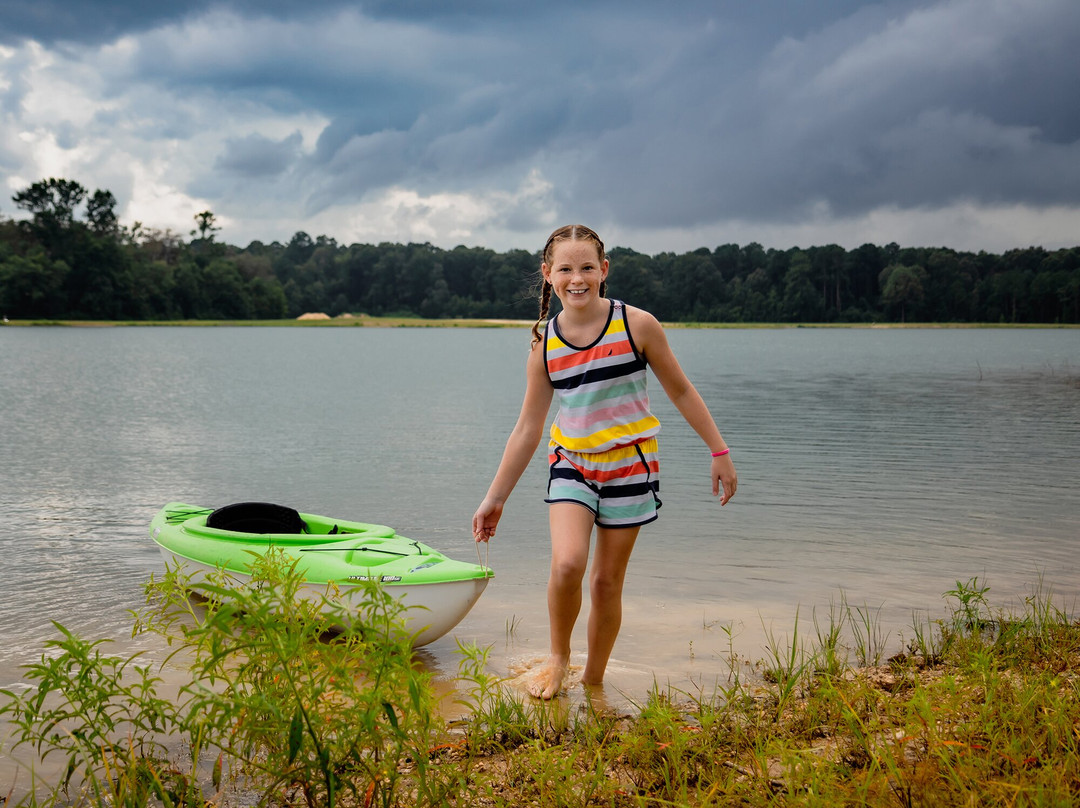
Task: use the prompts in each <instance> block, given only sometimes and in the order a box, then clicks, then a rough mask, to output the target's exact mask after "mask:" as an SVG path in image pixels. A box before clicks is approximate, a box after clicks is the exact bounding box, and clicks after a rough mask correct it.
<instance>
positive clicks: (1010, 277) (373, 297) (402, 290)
mask: <svg viewBox="0 0 1080 808" xmlns="http://www.w3.org/2000/svg"><path fill="white" fill-rule="evenodd" d="M12 201H13V202H14V204H15V207H16V208H18V209H19V210H22V211H24V212H25V213H24V215H23V216H22V217H21V218H17V219H16V218H11V217H7V216H0V314H2V315H3V316H4V317H5V318H10V319H18V320H42V319H44V320H107V321H108V320H112V321H120V320H123V321H131V320H135V321H140V320H166V321H167V320H249V319H257V320H270V319H283V318H294V317H297V316H299V315H300V314H302V313H304V312H325V313H326V314H329V315H331V316H337V315H340V314H343V313H352V314H355V315H360V314H366V315H370V316H395V317H424V318H510V319H524V320H528V319H533V318H535V316H536V311H537V289H536V283H537V280H538V269H539V261H540V259H539V253H538V252H528V251H526V250H511V251H509V252H496V251H493V250H490V249H485V248H482V247H465V246H458V247H455V248H453V249H450V250H446V249H441V248H439V247H435V246H432V245H431V244H396V243H381V244H349V245H343V244H339V243H338V242H337V241H336V240H335V239H334V238H332V237H330V236H326V235H320V236H317V237H315V238H312V237H311V236H310V235H308V234H307V233H304V232H297V233H295V234H294V235H293V236H292V238H290V239H289V241H288V242H287V243H284V244H282V243H280V242H278V241H274V242H271V243H270V244H264V243H262V242H259V241H253V242H252V243H250V244H248V245H247V246H246V247H238V246H233V245H230V244H228V243H226V242H225V241H222V240H219V233H220V228H219V227H218V225H217V221H216V217H215V216H214V214H213V212H211V211H202V212H200V213H197V214H195V215H194V216H193V225H194V226H193V228H192V230H191V231H190V232H189V233H188V234H187V235H186V236H185V235H184V234H180V233H176V232H173V231H172V230H160V229H154V228H147V227H144V226H143V225H142V224H141V223H139V222H135V223H134V224H133V225H131V226H130V227H127V226H124V225H121V224H120V223H119V221H118V218H117V215H116V199H115V197H114V196H113V194H112V193H111V192H110V191H107V190H100V189H99V190H95V191H94V192H93V193H90V192H89V191H88V189H86V188H85V187H83V186H82V185H80V184H79V183H78V182H75V181H73V180H67V179H56V178H51V179H47V180H41V181H39V182H36V183H34V184H33V185H31V186H29V187H28V188H25V189H24V190H22V191H19V192H18V193H16V194H15V195H14V196H13V197H12ZM538 247H539V245H538ZM608 257H609V258H610V260H611V275H610V278H609V284H608V294H609V295H610V296H612V297H617V298H621V299H623V300H626V301H627V302H628V303H631V304H634V305H640V306H642V307H644V308H647V309H649V311H651V312H652V313H653V314H655V315H656V316H657V317H658V318H659V319H661V320H663V321H667V322H714V323H832V322H852V323H901V322H918V323H923V322H925V323H930V322H936V323H995V324H996V323H1046V324H1053V323H1058V324H1063V323H1080V247H1071V248H1068V249H1059V250H1046V249H1044V248H1042V247H1029V248H1025V249H1016V250H1009V251H1007V252H1005V253H1003V254H1000V255H997V254H991V253H987V252H982V251H980V252H978V253H973V252H960V251H956V250H952V249H947V248H934V247H901V246H900V245H898V244H886V245H883V246H879V245H875V244H863V245H862V246H860V247H858V248H855V249H851V250H848V249H845V248H843V247H840V246H838V245H835V244H829V245H824V246H817V247H805V248H800V247H791V248H789V249H785V250H778V249H765V248H763V247H762V246H761V245H760V244H756V243H749V244H746V245H744V246H739V245H737V244H724V245H720V246H718V247H715V248H713V249H709V248H707V247H702V248H701V249H697V250H694V251H692V252H686V253H681V254H675V253H670V252H665V253H659V254H657V255H646V254H643V253H639V252H635V251H634V250H631V249H627V248H624V247H614V248H610V247H609V255H608Z"/></svg>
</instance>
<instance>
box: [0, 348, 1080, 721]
mask: <svg viewBox="0 0 1080 808" xmlns="http://www.w3.org/2000/svg"><path fill="white" fill-rule="evenodd" d="M670 337H671V342H672V345H673V346H674V348H675V350H676V353H677V355H678V356H679V358H680V360H681V362H682V364H683V365H684V367H685V368H686V370H687V372H688V373H689V375H690V376H691V378H692V379H694V380H695V382H696V383H697V384H698V387H699V389H700V390H701V391H702V393H703V395H704V396H705V398H706V400H707V401H708V402H709V404H710V406H711V407H712V408H713V411H714V413H715V415H716V417H717V420H718V422H719V424H720V426H721V429H722V430H723V432H724V434H725V437H726V438H727V440H728V442H729V443H730V444H731V445H732V447H733V456H734V459H735V461H736V464H737V467H738V470H739V475H740V486H739V493H738V496H737V497H736V498H735V500H734V501H733V502H732V504H731V505H730V506H728V507H725V508H723V509H722V510H721V509H720V508H719V506H718V504H717V502H716V501H715V500H714V499H713V498H712V497H711V496H710V495H709V491H708V480H707V469H708V462H707V461H708V457H707V455H706V454H705V453H704V448H703V447H702V445H701V443H700V441H699V440H698V439H697V437H696V436H695V435H693V433H692V432H691V431H690V430H689V429H688V428H687V427H686V425H685V424H684V423H683V422H682V421H681V419H680V418H679V416H678V414H677V413H676V412H675V411H674V409H673V408H672V407H671V405H670V403H669V402H667V400H666V399H665V398H664V397H663V395H662V393H661V392H660V391H659V387H658V386H656V385H654V388H653V389H654V397H653V403H654V408H655V410H656V411H657V413H658V414H659V415H660V417H661V420H662V421H663V423H664V430H663V432H662V435H661V453H662V461H661V462H662V480H663V482H662V488H663V490H662V496H663V499H664V503H665V504H664V508H663V510H662V511H661V518H660V520H659V521H658V522H657V523H656V524H654V525H650V526H648V527H646V528H645V529H644V530H643V531H642V535H641V538H640V540H639V542H638V547H637V549H636V550H635V556H634V559H633V561H632V562H631V568H630V572H629V578H628V582H627V588H626V602H625V615H624V624H623V626H624V627H623V631H622V634H621V636H620V640H619V643H618V644H617V646H616V648H615V654H614V658H613V659H612V662H611V667H610V671H609V678H608V687H607V689H606V693H607V696H608V697H609V698H612V699H614V700H616V701H618V700H619V699H621V698H623V696H622V695H620V694H625V698H626V699H629V700H636V701H640V699H641V698H642V696H643V694H644V693H645V692H646V691H647V690H648V688H649V687H650V686H651V685H652V683H653V681H654V680H656V681H658V682H659V683H661V684H662V685H663V684H668V683H670V684H672V685H674V686H676V687H680V688H684V689H687V688H690V689H692V688H698V687H700V688H704V689H706V690H708V689H709V688H710V687H711V683H714V682H715V681H716V680H717V678H722V677H724V676H725V675H726V674H727V672H728V668H729V664H730V659H731V654H732V652H733V651H734V652H736V653H738V654H740V655H743V656H748V657H751V658H754V659H757V658H761V657H762V656H763V655H764V654H763V645H764V643H765V642H766V641H767V638H768V636H769V635H770V633H771V634H772V635H773V636H774V637H775V638H777V639H783V638H785V637H787V636H790V633H791V631H792V627H793V619H794V617H795V614H796V612H797V611H798V613H799V616H800V631H802V632H804V633H805V632H806V631H809V629H808V628H807V627H808V626H811V625H812V623H813V620H812V619H811V618H812V617H817V618H818V619H819V620H824V619H827V616H828V614H829V611H830V608H833V609H835V607H836V605H837V604H838V603H839V602H840V600H841V598H843V599H845V600H846V601H847V602H848V603H849V604H853V605H857V606H860V607H865V608H867V609H870V610H873V612H874V614H876V615H878V618H879V619H880V622H881V625H882V626H883V628H884V629H885V630H888V631H889V632H892V633H893V635H894V636H896V632H899V631H901V630H902V629H903V628H904V627H905V626H909V625H910V623H911V620H912V614H913V613H917V614H921V615H923V616H928V617H930V618H936V617H940V616H942V615H943V614H944V610H945V608H946V605H947V604H946V602H945V601H944V600H943V599H942V593H943V592H945V591H946V590H948V589H950V588H952V587H953V586H954V584H955V582H956V581H957V580H958V579H960V580H967V579H968V578H971V577H973V576H979V579H980V581H986V582H987V583H989V585H990V586H991V590H990V596H991V599H992V600H993V601H994V602H995V603H997V604H999V605H1012V604H1016V603H1017V602H1018V600H1019V599H1021V598H1023V597H1024V596H1025V595H1026V594H1028V593H1029V591H1030V588H1031V587H1033V586H1035V585H1037V584H1038V583H1039V580H1040V576H1041V577H1042V579H1043V580H1044V584H1045V585H1046V586H1049V587H1052V588H1053V590H1054V591H1055V592H1056V593H1057V595H1058V597H1059V599H1060V601H1061V603H1062V605H1063V606H1065V607H1072V606H1074V605H1075V598H1076V597H1077V596H1078V595H1080V577H1078V574H1077V572H1078V569H1077V561H1076V554H1075V551H1074V550H1073V542H1074V540H1075V538H1076V536H1077V534H1078V532H1080V531H1078V528H1080V515H1078V514H1080V507H1078V506H1080V494H1078V493H1077V487H1076V485H1075V480H1076V479H1078V478H1080V451H1078V449H1080V368H1077V367H1076V366H1075V365H1074V364H1071V363H1074V362H1075V361H1076V357H1078V356H1080V331H1075V330H1025V331H1009V330H921V331H915V330H912V331H908V330H869V329H862V330H810V329H798V330H797V329H790V330H716V331H681V330H673V331H672V332H671V333H670ZM528 341H529V340H528V334H527V331H525V330H521V329H507V330H498V329H493V330H466V329H387V330H381V329H368V328H354V329H258V328H214V329H209V328H208V329H180V328H164V329H150V328H138V329H135V328H126V329H123V328H117V329H94V330H89V329H61V328H41V329H38V328H35V329H13V328H7V329H0V389H2V390H3V395H4V404H3V411H2V416H0V445H2V447H3V458H2V461H0V517H2V520H3V525H4V530H3V531H2V532H0V552H2V554H3V559H4V573H5V575H4V578H5V580H4V586H3V587H0V616H2V618H0V619H2V624H0V626H2V627H0V685H7V684H8V683H11V682H15V681H17V680H18V679H19V677H20V673H19V671H18V666H19V665H21V664H25V663H26V662H28V661H30V660H32V659H34V658H35V657H36V656H37V655H38V654H39V653H40V650H41V644H42V642H43V641H44V640H45V639H47V638H49V637H51V636H53V628H52V626H51V623H50V621H52V620H57V621H60V622H62V623H63V624H65V625H67V626H69V627H70V628H73V629H75V630H78V631H80V632H83V633H86V634H90V635H95V636H108V637H113V638H115V639H116V640H117V641H118V644H120V645H121V646H122V647H125V648H128V647H130V648H133V649H135V648H143V649H145V650H146V651H147V653H150V654H155V653H157V652H159V651H160V650H161V649H160V648H159V647H158V646H157V645H155V642H157V641H156V640H154V639H153V638H147V637H138V638H134V639H131V638H130V633H131V628H130V627H131V620H130V616H129V613H128V612H129V610H131V609H137V608H139V607H140V605H141V603H142V585H143V583H144V582H145V580H146V579H147V578H148V576H149V575H150V574H151V573H153V572H156V571H160V570H161V568H162V564H161V561H160V558H159V557H158V555H157V551H156V549H155V548H154V546H153V544H152V543H151V542H150V541H149V539H148V537H147V534H146V529H147V527H146V526H147V523H148V522H149V520H150V518H151V517H152V516H153V514H154V513H155V512H156V511H157V510H158V509H159V508H160V507H161V505H162V504H164V503H165V502H168V501H171V500H183V501H189V502H193V503H196V504H205V505H208V506H217V505H222V504H226V503H229V502H236V501H242V500H268V501H277V502H281V503H284V504H289V505H292V506H294V507H298V508H300V509H301V510H306V511H310V512H315V513H326V514H333V515H340V516H341V517H342V518H348V519H356V520H359V521H374V522H379V523H382V524H391V525H394V526H395V527H396V528H397V529H398V530H399V531H400V532H401V533H403V534H404V535H407V536H411V537H414V538H417V539H421V540H423V541H425V542H427V543H430V544H432V545H434V546H436V547H438V548H440V549H442V550H444V551H445V552H447V553H448V554H449V555H451V556H454V557H458V558H462V559H471V558H472V557H474V556H475V549H474V546H473V543H472V539H471V536H470V534H469V520H470V518H471V515H472V511H473V509H474V508H475V506H476V504H477V503H478V502H479V500H480V498H481V497H482V495H483V493H484V491H485V490H486V488H487V485H488V482H489V481H490V476H491V475H492V474H493V473H494V470H495V467H496V465H497V463H498V459H499V456H500V454H501V451H502V447H503V443H504V441H505V439H506V435H507V434H508V433H509V430H510V428H511V426H512V425H513V422H514V420H515V418H516V416H517V411H518V408H519V406H520V396H521V393H522V391H523V365H524V359H525V355H526V351H527V346H528ZM545 481H546V477H545V468H544V462H543V458H542V450H541V452H539V453H538V455H537V458H536V462H534V463H533V465H532V466H530V468H529V470H528V471H527V472H526V475H525V477H524V478H523V480H522V482H521V483H520V485H519V488H518V490H517V492H516V493H515V494H514V497H513V498H512V499H511V501H510V502H509V504H508V507H507V512H506V515H505V516H504V520H503V524H502V525H500V529H499V538H498V539H497V540H496V542H495V543H494V544H493V546H492V547H491V564H492V566H494V567H495V569H496V573H497V577H496V579H495V581H494V582H493V583H492V585H491V586H489V587H488V590H487V592H486V593H485V594H484V596H483V598H481V600H480V602H479V604H478V605H477V607H476V608H475V609H474V610H473V612H472V613H471V614H470V615H469V616H468V617H467V618H466V619H465V621H464V622H463V623H462V624H461V626H460V627H459V629H458V630H457V631H456V632H454V634H453V635H452V636H448V637H445V638H443V639H442V640H440V641H438V642H436V643H434V644H433V645H432V646H429V647H428V648H425V649H424V650H423V651H422V652H421V654H420V658H421V659H422V660H423V662H424V664H425V665H426V666H427V667H428V669H429V670H431V671H432V672H433V673H435V674H436V676H437V678H439V679H440V680H441V681H443V682H450V681H451V680H452V679H453V677H454V675H455V673H456V669H457V664H458V657H457V654H456V644H455V636H456V638H458V639H460V640H462V641H465V642H469V641H475V642H477V643H479V644H481V645H485V646H488V645H490V646H491V655H490V659H491V664H492V667H493V668H494V669H496V670H497V671H500V672H504V673H506V674H508V675H509V674H511V673H512V672H513V671H514V670H519V669H520V668H521V666H523V665H524V666H526V667H527V666H528V665H530V664H534V661H535V660H536V659H538V658H542V655H543V653H544V651H545V649H546V646H547V618H546V612H545V606H544V597H545V594H544V586H545V582H546V578H547V565H548V548H547V515H546V510H545V508H546V506H544V505H543V503H542V501H541V500H542V496H543V487H544V484H545ZM586 607H587V605H586ZM581 623H582V626H581V628H582V629H583V627H584V626H583V624H584V620H582V621H581ZM908 633H909V634H910V631H909V632H908ZM575 651H577V652H579V654H578V656H577V657H575V659H574V660H573V662H574V664H577V665H580V664H582V662H583V652H584V633H583V631H581V632H580V633H579V636H578V637H577V638H576V640H575Z"/></svg>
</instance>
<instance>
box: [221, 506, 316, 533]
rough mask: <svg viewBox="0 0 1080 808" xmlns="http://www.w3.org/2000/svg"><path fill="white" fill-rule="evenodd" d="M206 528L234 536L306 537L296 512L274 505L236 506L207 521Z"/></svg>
mask: <svg viewBox="0 0 1080 808" xmlns="http://www.w3.org/2000/svg"><path fill="white" fill-rule="evenodd" d="M206 526H207V527H212V528H217V529H218V530H231V531H233V532H234V533H306V532H307V525H306V524H305V523H304V520H303V519H301V518H300V514H299V512H298V511H297V510H296V509H295V508H289V507H286V506H285V505H275V504H274V503H272V502H236V503H234V504H232V505H225V506H223V507H221V508H218V509H217V510H216V511H214V512H213V513H212V514H210V515H209V516H208V517H206Z"/></svg>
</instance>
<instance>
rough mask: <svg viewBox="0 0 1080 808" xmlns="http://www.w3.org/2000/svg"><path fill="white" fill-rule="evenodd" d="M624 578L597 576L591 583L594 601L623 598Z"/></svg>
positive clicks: (591, 593) (590, 587)
mask: <svg viewBox="0 0 1080 808" xmlns="http://www.w3.org/2000/svg"><path fill="white" fill-rule="evenodd" d="M623 580H624V576H621V575H604V574H602V573H601V574H595V575H593V576H592V578H591V579H590V581H589V594H590V595H591V597H592V599H593V601H594V602H595V601H608V600H612V599H619V598H621V597H622V591H623Z"/></svg>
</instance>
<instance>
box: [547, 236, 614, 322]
mask: <svg viewBox="0 0 1080 808" xmlns="http://www.w3.org/2000/svg"><path fill="white" fill-rule="evenodd" d="M541 271H542V272H543V274H544V280H546V281H548V282H549V283H550V284H551V288H552V290H553V291H554V292H555V294H556V296H558V298H559V300H560V301H561V302H562V304H563V307H564V308H575V309H576V308H584V307H586V306H588V305H589V304H591V303H593V302H595V301H596V300H598V299H599V298H600V284H601V283H602V282H603V281H604V280H605V279H607V273H608V262H607V259H605V258H601V257H600V254H599V250H597V248H596V244H594V243H593V242H591V241H586V240H581V239H574V240H568V241H560V242H559V243H558V244H556V245H555V247H554V249H553V250H552V252H551V263H550V264H543V265H542V266H541Z"/></svg>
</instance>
